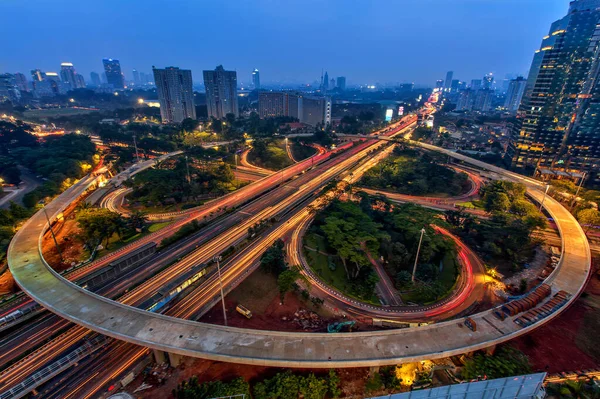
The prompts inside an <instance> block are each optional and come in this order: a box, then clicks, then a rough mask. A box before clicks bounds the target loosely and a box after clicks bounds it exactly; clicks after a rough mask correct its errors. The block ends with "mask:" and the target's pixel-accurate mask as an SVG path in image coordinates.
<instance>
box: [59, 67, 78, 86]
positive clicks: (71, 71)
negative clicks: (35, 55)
mask: <svg viewBox="0 0 600 399" xmlns="http://www.w3.org/2000/svg"><path fill="white" fill-rule="evenodd" d="M76 76H77V72H76V71H75V67H74V66H73V64H72V63H70V62H63V63H62V64H60V79H61V80H62V82H63V83H64V84H65V86H66V87H67V88H68V89H70V90H74V89H79V88H80V87H79V86H78V84H77V77H76Z"/></svg>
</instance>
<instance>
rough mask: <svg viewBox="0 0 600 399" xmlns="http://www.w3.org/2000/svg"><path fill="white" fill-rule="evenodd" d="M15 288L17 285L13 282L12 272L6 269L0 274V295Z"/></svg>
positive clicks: (13, 290) (16, 288) (14, 290)
mask: <svg viewBox="0 0 600 399" xmlns="http://www.w3.org/2000/svg"><path fill="white" fill-rule="evenodd" d="M17 290H18V286H17V284H15V280H14V279H13V276H12V274H10V271H9V270H8V269H6V270H5V271H4V273H2V274H1V275H0V295H7V294H11V293H13V292H16V291H17Z"/></svg>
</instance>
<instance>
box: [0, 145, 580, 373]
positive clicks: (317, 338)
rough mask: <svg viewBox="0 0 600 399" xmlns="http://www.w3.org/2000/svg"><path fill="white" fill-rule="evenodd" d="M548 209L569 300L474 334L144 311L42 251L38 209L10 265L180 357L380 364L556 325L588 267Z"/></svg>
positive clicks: (564, 225) (447, 328) (16, 242)
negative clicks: (222, 321) (56, 267)
mask: <svg viewBox="0 0 600 399" xmlns="http://www.w3.org/2000/svg"><path fill="white" fill-rule="evenodd" d="M423 147H426V148H428V149H430V150H434V151H439V152H443V153H446V154H447V155H450V156H452V157H454V158H458V159H460V160H463V161H465V162H468V163H469V164H472V165H475V166H478V167H482V168H485V169H487V170H491V171H494V172H496V173H499V174H501V175H503V176H504V177H506V178H509V179H513V180H517V181H523V182H525V183H526V184H527V188H528V193H529V195H530V196H531V197H533V198H534V199H535V200H536V201H541V200H542V198H543V196H544V193H543V192H542V191H541V190H539V183H537V182H535V181H534V180H532V179H529V178H525V177H522V176H519V175H517V174H514V173H511V172H507V171H505V170H502V169H500V168H496V167H493V166H490V165H487V164H484V163H482V162H479V161H477V160H474V159H471V158H468V157H465V156H462V155H459V154H455V153H453V152H451V151H447V150H443V149H440V148H437V147H433V146H427V145H423ZM91 184H93V181H91V179H90V178H88V179H84V180H82V181H81V182H79V183H78V184H76V185H75V186H73V187H71V188H70V189H69V190H67V191H66V192H65V193H63V194H62V195H60V196H59V197H58V198H57V199H56V200H54V201H52V202H51V203H50V204H49V205H48V206H47V211H48V214H49V215H50V216H51V217H55V216H56V215H58V214H59V213H60V212H61V211H62V210H63V209H64V208H65V207H67V206H68V205H69V204H70V203H71V202H72V201H74V200H75V199H76V198H77V197H78V196H79V194H80V193H81V192H82V191H83V190H85V189H87V187H88V186H90V185H91ZM544 207H545V209H546V211H547V212H548V213H549V214H550V216H551V217H552V218H554V220H555V221H556V224H557V225H558V228H559V231H560V234H561V237H562V242H563V254H562V258H561V261H560V264H559V266H558V267H557V268H556V270H555V271H554V272H553V273H552V274H551V275H550V276H549V277H548V280H547V282H548V283H549V284H551V285H552V291H553V293H555V292H557V291H559V290H564V291H567V292H568V293H570V294H571V295H572V296H571V297H570V299H569V302H568V303H567V304H566V305H565V306H563V307H562V308H560V309H559V310H557V311H555V312H554V313H552V314H550V315H549V316H546V317H545V318H543V319H542V320H541V321H539V322H537V323H536V324H533V325H530V326H528V327H525V328H522V327H520V326H519V325H518V324H516V323H515V322H514V320H515V318H516V317H518V316H519V315H517V316H514V317H508V318H506V319H505V320H503V321H501V320H499V319H497V318H496V317H494V316H493V315H492V313H493V310H488V311H485V312H482V313H479V314H476V315H472V316H471V318H472V319H473V320H474V321H475V322H476V323H477V331H476V332H473V331H471V330H469V329H468V328H466V327H465V326H464V320H463V319H458V320H453V321H447V322H442V323H439V324H432V325H429V326H424V327H418V328H408V329H402V330H384V331H370V332H358V333H346V334H344V333H340V334H324V333H290V332H275V331H259V330H247V329H240V328H233V327H224V326H217V325H211V324H204V323H198V322H193V321H187V320H182V319H177V318H172V317H168V316H164V315H160V314H154V313H148V312H145V311H142V310H139V309H135V308H132V307H128V306H126V305H122V304H119V303H117V302H113V301H111V300H109V299H106V298H103V297H100V296H97V295H94V294H92V293H89V292H87V291H85V290H84V289H82V288H80V287H78V286H76V285H74V284H72V283H70V282H69V281H67V280H65V279H63V278H62V277H61V276H60V275H58V274H57V273H55V272H54V271H53V270H52V269H51V268H50V267H49V266H48V264H47V263H46V262H45V260H44V259H43V257H42V256H41V252H40V242H41V238H42V236H43V234H44V233H45V231H46V229H47V228H48V226H47V223H46V221H45V218H44V215H43V213H41V212H38V213H37V214H35V215H34V216H33V217H32V218H31V219H30V220H29V221H28V222H27V223H26V224H25V225H24V226H23V227H22V228H21V229H20V230H19V232H18V233H17V234H16V235H15V237H14V239H13V241H12V242H11V244H10V247H9V251H8V262H9V267H10V269H11V272H12V274H13V276H14V278H15V280H16V281H17V283H18V284H19V285H20V286H21V288H22V289H23V290H24V291H25V292H26V293H27V294H28V295H30V296H31V297H32V298H33V299H34V300H35V301H37V302H38V303H40V304H41V305H42V306H44V307H46V308H47V309H49V310H50V311H52V312H54V313H56V314H58V315H60V316H62V317H64V318H66V319H68V320H70V321H72V322H74V323H76V324H79V325H82V326H85V327H87V328H90V329H92V330H94V331H97V332H99V333H102V334H105V335H108V336H111V337H114V338H117V339H120V340H124V341H127V342H131V343H134V344H138V345H142V346H146V347H150V348H154V349H160V350H164V351H167V352H170V353H174V354H179V355H184V356H192V357H202V358H207V359H212V360H218V361H226V362H235V363H244V364H255V365H264V366H279V367H314V368H333V367H359V366H380V365H387V364H398V363H403V362H408V361H417V360H423V359H436V358H441V357H446V356H450V355H457V354H461V353H465V352H469V351H472V350H477V349H483V348H487V347H490V346H493V345H495V344H498V343H501V342H504V341H507V340H510V339H512V338H515V337H517V336H519V335H522V334H525V333H527V332H529V331H531V330H533V329H534V328H536V327H538V326H540V325H542V324H544V323H546V322H548V321H550V320H551V319H553V318H554V317H556V316H557V315H558V314H559V313H560V312H561V311H562V310H564V309H565V308H566V307H567V306H568V304H570V303H571V302H573V301H574V300H575V299H576V297H577V295H578V294H579V293H580V292H581V291H582V289H583V287H584V285H585V282H586V281H587V278H588V275H589V273H590V263H591V255H590V249H589V245H588V242H587V238H586V236H585V234H584V233H583V230H582V229H581V227H580V226H579V224H578V223H577V221H576V220H575V219H574V218H573V216H572V215H571V214H570V213H569V212H568V211H567V210H566V209H565V208H564V207H562V205H560V204H559V203H558V202H556V201H554V200H553V199H552V198H547V199H546V200H545V202H544Z"/></svg>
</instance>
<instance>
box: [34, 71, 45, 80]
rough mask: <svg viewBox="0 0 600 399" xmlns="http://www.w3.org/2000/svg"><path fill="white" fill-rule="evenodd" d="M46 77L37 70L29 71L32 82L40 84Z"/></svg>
mask: <svg viewBox="0 0 600 399" xmlns="http://www.w3.org/2000/svg"><path fill="white" fill-rule="evenodd" d="M45 77H46V74H45V73H44V72H42V71H41V70H39V69H32V70H31V79H33V81H34V82H41V81H42V80H44V78H45Z"/></svg>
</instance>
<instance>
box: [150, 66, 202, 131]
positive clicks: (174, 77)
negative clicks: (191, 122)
mask: <svg viewBox="0 0 600 399" xmlns="http://www.w3.org/2000/svg"><path fill="white" fill-rule="evenodd" d="M152 72H154V81H155V82H156V91H157V92H158V99H159V101H160V116H161V118H162V121H163V122H165V123H181V121H183V120H184V119H186V118H192V119H196V108H195V106H194V91H193V89H192V71H190V70H188V69H179V68H176V67H167V68H165V69H157V68H154V67H152Z"/></svg>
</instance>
